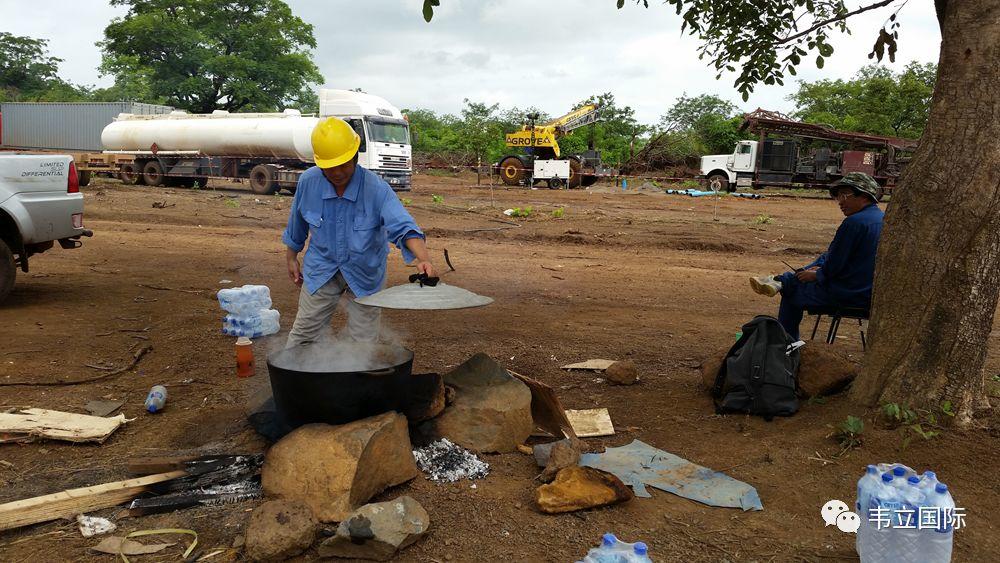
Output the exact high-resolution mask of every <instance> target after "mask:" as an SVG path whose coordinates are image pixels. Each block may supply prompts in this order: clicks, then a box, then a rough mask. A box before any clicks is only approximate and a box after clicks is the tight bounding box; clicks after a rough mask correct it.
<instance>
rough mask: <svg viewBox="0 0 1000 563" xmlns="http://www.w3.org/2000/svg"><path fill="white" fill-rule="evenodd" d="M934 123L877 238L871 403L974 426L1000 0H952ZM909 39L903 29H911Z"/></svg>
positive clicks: (999, 107)
mask: <svg viewBox="0 0 1000 563" xmlns="http://www.w3.org/2000/svg"><path fill="white" fill-rule="evenodd" d="M936 4H937V5H938V6H939V7H942V8H944V10H943V16H944V17H943V20H942V22H941V24H942V25H941V28H942V31H941V36H942V42H941V55H940V62H939V64H938V78H937V84H936V86H935V89H934V98H933V101H932V102H931V114H930V121H929V123H928V125H927V129H926V130H925V131H924V135H923V138H922V139H921V141H920V148H919V149H918V150H917V153H916V155H915V157H914V159H913V162H912V163H911V164H910V165H909V166H908V167H907V169H906V171H905V172H904V174H903V177H902V178H901V182H900V185H899V188H898V189H897V190H896V191H894V192H893V196H892V201H891V202H890V203H889V208H888V213H887V215H886V222H885V228H884V230H883V232H882V239H881V242H880V243H879V252H878V262H877V264H878V265H877V268H876V271H875V291H874V299H873V303H872V319H871V347H870V349H869V352H868V354H867V356H866V358H865V365H864V369H863V371H862V374H861V376H860V377H859V378H858V380H857V381H856V382H855V385H854V389H853V391H852V393H853V396H854V398H855V399H856V400H859V401H861V402H863V403H864V404H866V405H875V404H879V403H886V402H894V403H899V404H908V405H910V406H913V407H922V408H930V409H934V410H937V409H939V408H940V406H941V405H942V403H943V402H944V401H950V402H951V403H952V405H953V406H954V408H955V410H956V411H957V412H958V421H959V422H960V423H967V422H968V421H969V420H970V419H971V416H972V414H973V411H974V410H975V408H976V407H977V406H978V405H979V404H981V401H983V400H984V398H983V392H984V391H983V383H984V376H983V362H984V360H985V354H986V343H987V339H988V337H989V335H990V331H991V329H992V326H993V317H994V314H995V312H996V307H997V296H998V292H1000V0H980V1H977V0H949V1H948V2H942V1H941V0H938V2H936ZM904 32H905V30H904Z"/></svg>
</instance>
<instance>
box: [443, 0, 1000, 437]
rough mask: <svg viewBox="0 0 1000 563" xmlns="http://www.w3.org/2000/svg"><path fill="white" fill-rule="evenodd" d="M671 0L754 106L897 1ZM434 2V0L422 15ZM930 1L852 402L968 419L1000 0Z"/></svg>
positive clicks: (999, 243)
mask: <svg viewBox="0 0 1000 563" xmlns="http://www.w3.org/2000/svg"><path fill="white" fill-rule="evenodd" d="M638 1H639V2H642V3H643V4H644V5H646V6H647V7H648V0H638ZM925 1H926V0H925ZM666 2H667V3H668V4H670V5H672V6H674V7H675V9H676V10H677V12H678V13H679V14H680V15H681V17H682V19H683V21H684V23H683V25H682V30H685V31H687V32H688V33H690V34H692V35H696V36H697V37H698V38H699V39H700V40H701V42H702V44H701V48H700V51H701V55H702V56H704V57H707V58H708V59H709V60H710V61H711V64H712V66H714V67H715V69H716V70H717V71H719V76H721V74H722V72H723V71H728V72H737V68H736V67H737V66H739V71H738V75H737V78H736V81H735V84H734V85H735V87H736V89H737V90H739V91H740V92H742V93H743V95H744V99H746V97H747V96H748V95H749V92H751V91H752V90H753V88H754V86H755V85H757V84H759V83H761V82H763V83H764V84H775V83H776V84H782V83H783V82H782V81H783V79H784V76H785V73H788V74H792V75H794V74H795V67H797V66H798V65H800V64H802V62H803V60H804V57H806V56H807V55H811V54H816V66H817V67H820V68H822V67H823V64H824V60H825V58H826V57H829V56H830V55H832V54H833V46H832V45H830V43H829V42H828V40H829V35H830V32H831V31H834V30H839V31H841V32H846V31H847V23H846V22H847V20H848V19H849V18H850V17H852V16H854V15H856V14H859V13H862V12H867V11H870V10H874V9H878V8H883V7H885V6H888V5H889V4H892V3H893V0H880V1H876V2H872V3H871V4H867V5H864V6H861V7H858V8H856V9H854V10H849V9H848V8H847V7H846V5H845V4H844V2H843V1H842V0H761V1H759V2H718V1H717V0H666ZM438 4H439V1H438V0H425V5H424V8H425V10H424V16H425V18H427V19H429V17H430V16H432V15H433V6H436V5H438ZM617 4H618V7H619V8H621V7H623V6H624V5H625V0H617ZM903 5H905V3H904V4H902V5H900V7H902V6H903ZM934 7H935V11H936V13H937V18H938V24H939V26H940V28H941V37H942V40H941V49H940V58H939V60H938V72H937V77H936V80H935V87H934V94H933V97H932V99H931V106H930V114H929V118H928V123H927V127H926V129H925V130H924V132H923V135H922V137H921V141H920V146H919V148H918V149H917V151H916V153H915V154H914V157H913V161H912V163H911V164H910V165H909V166H908V167H907V168H906V170H905V171H904V172H903V175H902V176H901V178H900V182H899V184H898V186H897V187H896V188H895V190H894V192H893V197H892V201H891V202H890V203H889V206H888V209H887V214H886V223H885V227H884V229H883V231H882V239H881V241H880V244H879V252H878V258H877V266H876V271H875V287H874V296H873V301H872V316H871V323H870V328H871V339H870V347H869V350H868V352H867V354H866V355H865V361H864V366H863V369H862V373H861V375H860V376H859V377H858V379H857V380H856V381H855V383H854V385H853V387H852V390H851V395H852V397H853V398H854V399H855V400H856V401H859V402H861V403H862V404H865V405H876V404H878V403H880V402H882V403H899V404H906V405H909V406H911V407H915V408H926V409H930V410H933V411H938V410H940V409H941V407H942V405H944V404H945V403H950V406H951V409H953V410H954V412H956V413H957V416H956V417H955V418H956V420H957V421H958V422H959V423H960V424H967V423H969V422H970V421H971V419H972V416H973V415H974V413H975V411H976V409H977V407H980V406H983V405H984V404H985V402H986V398H985V395H984V376H983V364H984V361H985V356H986V348H987V339H988V337H989V334H990V331H991V329H992V325H993V317H994V314H995V313H996V309H997V301H998V297H1000V212H998V210H1000V190H998V189H997V179H998V178H1000V151H997V150H996V149H995V147H996V140H997V139H998V138H1000V119H998V116H1000V0H980V1H975V2H974V1H972V0H934ZM762 14H763V15H764V16H765V17H762ZM898 35H899V23H898V22H897V21H896V15H895V12H894V13H892V14H890V15H889V17H888V19H887V23H886V25H885V26H884V27H883V29H881V30H880V31H879V35H878V38H877V39H876V41H875V44H874V45H873V47H872V53H871V55H870V57H872V58H877V59H878V60H882V58H883V56H885V55H888V56H889V59H890V60H895V54H896V47H897V45H896V40H897V38H898ZM951 409H949V410H951Z"/></svg>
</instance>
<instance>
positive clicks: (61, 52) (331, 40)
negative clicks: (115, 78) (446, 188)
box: [0, 0, 940, 123]
mask: <svg viewBox="0 0 1000 563" xmlns="http://www.w3.org/2000/svg"><path fill="white" fill-rule="evenodd" d="M286 1H288V3H289V5H290V6H291V7H292V10H293V11H294V12H295V13H296V14H297V15H298V16H299V17H301V18H302V19H303V20H305V21H307V22H308V23H310V24H312V25H313V26H314V28H315V29H314V33H315V36H316V41H317V48H316V50H315V52H314V58H315V61H316V64H317V66H319V68H320V71H321V72H322V73H323V75H324V77H325V79H326V83H325V84H324V85H323V86H324V87H329V88H356V87H360V88H363V89H364V90H365V91H367V92H371V93H373V94H378V95H381V96H383V97H385V98H387V99H389V100H390V101H392V102H393V103H394V104H396V105H397V106H400V107H410V108H416V107H421V108H428V109H432V110H435V111H438V112H444V113H458V112H459V111H460V110H461V108H462V101H463V99H465V98H468V99H471V100H475V101H482V102H486V103H497V102H499V103H500V104H501V105H504V106H512V105H516V106H518V107H527V106H537V107H539V108H541V109H542V110H544V111H545V112H547V113H549V114H552V115H559V114H562V113H564V112H565V111H567V110H569V109H570V108H571V106H572V105H573V104H574V103H576V102H578V101H579V100H581V99H584V98H586V97H588V96H590V95H591V94H597V93H601V92H613V93H614V94H615V97H616V99H617V100H618V101H619V102H620V103H622V104H627V105H630V106H632V107H633V108H634V109H635V110H636V116H637V117H638V119H640V120H641V121H643V122H646V123H653V122H655V121H656V120H657V119H658V118H659V116H660V115H661V114H662V113H663V112H664V111H666V109H667V108H669V107H670V106H671V105H672V104H673V102H674V100H676V98H677V97H678V96H680V95H681V94H683V93H685V92H687V93H688V94H689V95H697V94H701V93H713V94H717V95H719V96H721V97H722V98H725V99H728V100H731V101H733V102H734V103H736V104H737V105H738V106H739V107H741V108H743V109H746V110H750V109H754V108H756V107H763V108H768V109H777V110H782V111H789V110H791V109H792V106H791V103H790V102H789V101H788V100H786V99H785V98H786V97H787V96H788V94H790V93H791V92H793V91H795V89H796V84H795V81H787V82H786V85H785V86H784V87H778V86H765V85H760V86H758V88H757V90H756V91H755V92H754V93H753V94H752V95H751V97H750V99H749V100H748V101H747V102H743V100H742V99H741V98H740V96H739V93H738V92H736V91H735V89H734V88H733V80H734V79H735V75H732V74H728V73H727V74H724V75H723V76H722V78H721V79H720V80H716V79H715V72H714V70H713V69H712V68H710V67H709V66H708V65H707V64H706V61H703V60H699V59H698V53H697V49H698V46H699V42H698V41H697V39H695V38H692V37H690V36H686V35H681V33H680V26H681V21H680V18H679V17H678V16H677V15H676V14H675V13H674V11H673V9H672V8H671V7H670V6H664V5H661V4H659V3H651V5H650V7H649V8H648V9H646V8H642V7H641V6H635V5H633V4H632V3H631V2H628V3H626V4H627V5H626V7H625V8H624V9H622V10H618V9H616V6H615V5H616V2H615V1H614V0H574V1H569V0H548V1H546V2H537V1H534V2H532V1H528V0H523V1H522V0H481V1H461V0H443V1H442V4H443V5H442V6H441V7H440V8H439V9H437V10H436V11H435V16H434V20H433V22H431V23H430V24H427V23H425V22H424V21H423V18H422V17H421V15H420V10H421V6H422V0H394V1H390V0H379V1H377V2H375V1H367V2H359V1H357V0H337V1H332V0H286ZM23 6H24V4H23V2H21V1H20V0H0V13H3V14H4V18H3V20H2V21H0V30H3V31H9V32H11V33H15V34H17V35H30V36H33V37H42V38H46V39H49V41H50V43H49V47H50V50H51V52H52V54H53V55H54V56H57V57H60V58H62V59H65V62H64V63H63V65H62V67H61V69H60V70H61V73H62V75H63V77H65V78H66V79H68V80H70V81H72V82H75V83H78V84H97V85H101V86H103V85H108V84H109V83H110V79H109V78H107V77H105V78H103V79H102V78H100V77H99V76H98V75H97V71H96V68H97V65H98V64H100V51H99V49H98V48H97V47H96V46H95V45H94V43H95V42H97V41H99V40H100V39H101V38H102V37H103V31H104V27H105V26H106V25H107V24H108V22H109V21H110V19H111V18H113V17H115V16H120V15H123V14H124V13H125V10H124V9H122V8H120V7H111V6H108V5H107V4H104V3H100V2H79V1H76V0H37V1H36V2H33V3H32V9H31V10H25V9H23ZM39 13H45V14H58V17H46V18H39V17H38V14H39ZM888 15H889V12H887V11H885V10H874V11H872V12H868V13H865V14H862V15H861V16H858V17H856V18H853V19H852V20H850V23H849V25H850V27H851V29H852V31H853V32H854V33H853V34H852V35H843V36H842V35H839V34H834V35H833V39H832V43H833V45H834V47H835V48H836V52H835V53H834V55H833V57H831V58H829V59H828V60H827V61H826V65H825V68H823V69H822V70H820V69H816V68H815V63H814V62H813V61H812V60H810V61H806V62H805V63H804V64H803V65H802V66H801V67H800V68H799V75H798V77H797V78H798V79H802V80H809V81H811V80H818V79H822V78H850V77H851V76H852V75H853V74H854V73H856V72H857V70H858V69H859V68H860V67H862V66H864V65H865V64H868V63H869V62H871V61H869V59H868V58H867V54H868V52H869V51H870V49H871V44H872V43H873V42H874V39H875V37H876V35H877V32H878V29H879V28H880V27H881V25H882V23H883V22H884V21H885V19H886V18H887V17H888ZM899 21H900V22H901V24H902V28H901V30H900V42H899V58H898V59H897V61H898V62H897V63H895V64H894V65H890V66H892V67H893V68H895V69H897V70H898V69H900V68H902V67H903V66H904V64H905V63H906V62H909V61H910V60H918V61H922V62H925V61H936V60H937V58H938V47H939V41H940V31H939V30H938V26H937V21H936V19H935V16H934V8H933V4H932V3H931V2H919V3H918V2H910V3H908V4H907V5H906V6H905V7H904V8H903V10H902V11H901V12H900V15H899ZM67 22H72V25H67Z"/></svg>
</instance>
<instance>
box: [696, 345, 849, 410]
mask: <svg viewBox="0 0 1000 563" xmlns="http://www.w3.org/2000/svg"><path fill="white" fill-rule="evenodd" d="M728 352H729V348H728V347H727V348H724V349H720V350H719V351H718V352H717V353H716V354H714V355H712V356H709V357H708V358H706V359H705V361H703V362H702V363H701V368H700V369H701V379H702V383H703V384H704V385H705V388H706V389H709V390H711V389H712V386H713V385H715V376H716V374H718V373H719V369H720V368H721V367H722V360H723V359H724V358H725V356H726V354H727V353H728ZM859 371H860V364H859V363H858V362H856V361H854V360H851V359H850V358H849V357H848V356H847V354H845V353H843V352H839V351H837V350H836V349H834V347H833V346H831V345H830V344H826V343H825V342H819V341H807V343H806V345H805V346H803V347H802V348H800V349H799V375H798V383H799V392H800V394H801V395H802V396H803V397H807V398H808V397H813V396H817V395H830V394H832V393H836V392H838V391H840V390H841V389H843V388H844V387H846V386H847V384H849V383H850V382H851V381H852V380H853V379H854V378H855V377H856V376H857V375H858V373H859Z"/></svg>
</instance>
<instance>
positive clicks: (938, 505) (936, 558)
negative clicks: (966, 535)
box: [921, 472, 955, 563]
mask: <svg viewBox="0 0 1000 563" xmlns="http://www.w3.org/2000/svg"><path fill="white" fill-rule="evenodd" d="M928 473H929V472H928ZM927 506H930V507H933V508H935V509H936V510H937V511H938V517H939V520H938V525H937V527H936V528H934V529H933V530H921V532H923V533H926V532H930V534H928V535H927V539H926V541H925V542H924V544H923V552H922V553H923V554H924V555H925V556H926V560H927V561H930V562H934V563H938V562H940V563H947V562H948V561H951V549H952V541H953V540H954V534H955V525H954V523H953V522H952V521H951V517H952V515H953V514H954V511H955V499H953V498H952V497H951V493H949V492H948V485H945V484H944V483H938V484H937V485H935V486H934V490H933V491H931V493H930V495H928V498H927Z"/></svg>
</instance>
